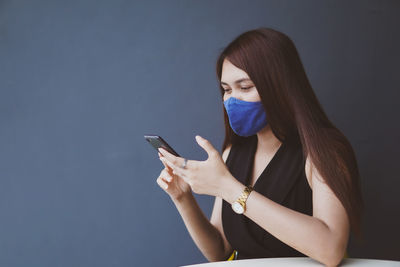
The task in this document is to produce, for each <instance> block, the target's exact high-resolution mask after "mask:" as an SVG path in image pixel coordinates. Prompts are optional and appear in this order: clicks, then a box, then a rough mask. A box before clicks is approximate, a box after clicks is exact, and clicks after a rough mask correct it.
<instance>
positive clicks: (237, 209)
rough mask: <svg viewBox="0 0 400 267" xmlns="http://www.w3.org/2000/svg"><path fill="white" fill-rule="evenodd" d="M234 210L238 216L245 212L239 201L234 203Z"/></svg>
mask: <svg viewBox="0 0 400 267" xmlns="http://www.w3.org/2000/svg"><path fill="white" fill-rule="evenodd" d="M232 209H233V211H234V212H236V213H238V214H242V213H243V212H244V209H243V206H242V205H240V203H239V202H237V201H235V202H233V203H232Z"/></svg>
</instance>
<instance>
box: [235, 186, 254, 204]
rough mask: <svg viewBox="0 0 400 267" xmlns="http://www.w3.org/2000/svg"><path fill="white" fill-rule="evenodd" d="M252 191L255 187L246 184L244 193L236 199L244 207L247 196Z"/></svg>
mask: <svg viewBox="0 0 400 267" xmlns="http://www.w3.org/2000/svg"><path fill="white" fill-rule="evenodd" d="M251 191H253V188H252V187H251V186H246V187H245V188H244V190H243V193H242V194H241V195H240V197H239V198H238V199H237V200H236V201H237V202H239V203H240V204H241V205H242V206H243V207H245V206H246V201H247V198H248V197H249V195H250V193H251Z"/></svg>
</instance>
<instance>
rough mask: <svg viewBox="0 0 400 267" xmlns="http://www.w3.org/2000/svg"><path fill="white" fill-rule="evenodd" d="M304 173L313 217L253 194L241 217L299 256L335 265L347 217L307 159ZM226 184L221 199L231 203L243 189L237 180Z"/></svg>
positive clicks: (344, 237)
mask: <svg viewBox="0 0 400 267" xmlns="http://www.w3.org/2000/svg"><path fill="white" fill-rule="evenodd" d="M306 174H307V178H308V180H311V184H312V189H313V216H309V215H306V214H303V213H300V212H297V211H294V210H292V209H289V208H287V207H284V206H282V205H280V204H277V203H276V202H274V201H272V200H270V199H268V198H267V197H265V196H263V195H261V194H260V193H258V192H256V191H253V192H252V193H251V194H250V195H249V197H248V199H247V202H246V211H245V213H244V215H245V216H247V217H248V218H250V219H251V220H252V221H254V222H255V223H257V224H258V225H259V226H261V227H262V228H263V229H265V230H266V231H268V232H269V233H270V234H272V235H273V236H275V237H276V238H278V239H279V240H281V241H282V242H284V243H286V244H287V245H289V246H291V247H293V248H294V249H296V250H298V251H300V252H301V253H303V254H305V255H307V256H309V257H311V258H313V259H315V260H317V261H319V262H321V263H323V264H325V265H327V266H336V265H338V264H339V263H340V261H341V260H342V258H343V255H344V253H345V250H346V246H347V241H348V237H349V221H348V217H347V214H346V211H345V209H344V207H343V206H342V204H341V202H340V201H339V199H338V198H337V197H336V196H335V195H334V193H333V192H332V191H331V189H330V188H329V187H328V186H327V185H326V184H325V183H324V182H323V180H322V178H321V176H320V174H319V173H318V171H317V170H316V168H314V167H312V164H311V163H310V162H309V160H308V158H307V160H306ZM225 181H226V183H227V184H225V186H224V189H225V190H224V192H221V196H222V198H223V199H225V200H226V201H227V202H229V203H232V202H234V201H235V200H236V199H237V198H238V196H239V195H240V194H241V193H242V191H243V189H244V187H245V186H244V185H243V184H242V183H240V182H239V181H237V180H236V179H225Z"/></svg>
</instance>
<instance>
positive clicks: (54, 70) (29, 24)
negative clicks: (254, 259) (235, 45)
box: [0, 0, 400, 266]
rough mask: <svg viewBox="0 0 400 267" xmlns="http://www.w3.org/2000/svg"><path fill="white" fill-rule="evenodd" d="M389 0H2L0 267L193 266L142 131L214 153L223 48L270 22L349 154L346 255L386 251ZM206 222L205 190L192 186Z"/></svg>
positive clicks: (391, 218) (394, 109)
mask: <svg viewBox="0 0 400 267" xmlns="http://www.w3.org/2000/svg"><path fill="white" fill-rule="evenodd" d="M399 12H400V5H399V1H388V0H385V1H382V0H381V1H318V0H315V1H311V0H310V1H295V0H293V1H158V2H155V1H140V2H139V1H122V0H118V1H116V0H113V1H70V0H68V1H50V0H49V1H44V0H37V1H29V0H21V1H10V0H2V1H0V123H1V128H0V214H1V217H0V265H1V266H139V265H140V266H177V265H183V264H193V263H199V262H206V259H205V258H204V257H203V256H202V254H201V253H200V252H199V251H198V249H197V247H196V246H195V244H194V243H193V241H192V240H191V238H190V236H189V234H188V232H187V231H186V228H185V227H184V224H183V222H182V220H181V218H180V216H179V214H178V212H177V211H176V209H175V207H174V206H173V203H172V202H171V201H170V199H169V197H168V196H167V195H166V194H165V193H164V192H163V191H162V189H161V188H159V187H158V185H157V184H156V178H157V176H158V175H159V173H160V171H161V169H162V164H161V162H160V161H159V160H158V157H157V153H156V151H155V150H153V148H151V147H150V146H149V145H148V144H147V142H145V140H144V138H143V134H145V133H154V134H159V135H161V136H163V137H164V138H165V139H166V140H167V141H168V142H169V143H170V144H171V145H172V146H173V147H175V149H176V150H177V151H178V152H180V153H181V154H182V155H184V156H185V157H188V158H191V159H197V160H204V159H206V153H205V152H204V151H203V150H202V149H201V147H200V146H198V145H197V143H196V141H195V139H194V136H195V135H196V134H200V135H202V136H204V137H205V138H207V139H209V140H210V141H211V142H212V143H213V144H214V146H215V147H216V148H217V149H218V150H220V147H221V144H222V141H223V134H224V132H223V118H222V101H221V99H220V95H219V91H218V87H217V80H216V75H215V61H216V58H217V55H218V53H219V52H220V51H221V49H222V48H223V47H224V46H225V45H227V44H228V43H229V42H230V41H231V40H232V39H233V38H234V37H236V36H237V35H238V34H240V33H242V32H244V31H246V30H249V29H253V28H256V27H262V26H264V27H272V28H275V29H277V30H280V31H283V32H284V33H286V34H288V35H289V36H290V37H291V38H292V39H293V41H294V42H295V44H296V46H297V48H298V50H299V53H300V56H301V58H302V61H303V63H304V65H305V68H306V71H307V74H308V75H309V78H310V81H311V83H312V85H313V88H314V90H315V91H316V93H317V95H318V97H319V99H320V101H321V102H322V104H323V106H324V107H325V109H326V112H327V113H328V115H329V116H330V118H331V119H332V121H333V122H334V123H335V124H336V125H337V126H338V127H339V128H340V129H341V130H342V131H343V132H344V133H345V134H346V135H347V136H348V138H349V139H350V141H351V142H352V144H353V146H354V149H355V151H356V153H357V157H358V161H359V165H360V170H361V174H362V183H363V184H362V186H363V192H364V197H365V200H366V207H367V210H366V217H365V235H366V240H365V243H364V244H362V245H357V244H355V243H354V242H353V241H352V242H351V243H350V248H349V252H350V256H351V257H359V258H381V259H397V260H400V256H399V255H400V253H399V251H400V246H399V240H400V235H399V233H400V232H399V231H400V230H399V229H398V225H400V215H399V202H400V200H399V197H398V192H399V190H398V186H399V171H400V168H399V164H398V159H399V156H398V151H399V148H400V147H399V142H398V137H399V136H400V134H399V133H400V130H399V125H398V122H399V119H398V116H397V114H399V111H400V110H399V107H398V105H397V106H396V105H395V103H396V102H398V98H399V74H398V71H399V62H400V57H399V52H398V47H400V38H399V31H398V26H399V19H398V14H399ZM196 198H197V199H198V201H199V203H200V206H201V207H202V209H203V210H204V212H205V214H206V215H207V216H210V214H211V209H212V204H213V198H212V197H210V196H204V195H201V196H196Z"/></svg>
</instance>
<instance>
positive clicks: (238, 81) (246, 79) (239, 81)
mask: <svg viewBox="0 0 400 267" xmlns="http://www.w3.org/2000/svg"><path fill="white" fill-rule="evenodd" d="M244 81H251V79H249V78H242V79H239V80H236V81H235V82H234V83H236V84H238V83H241V82H244ZM221 84H225V85H228V84H227V83H226V82H222V81H221Z"/></svg>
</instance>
